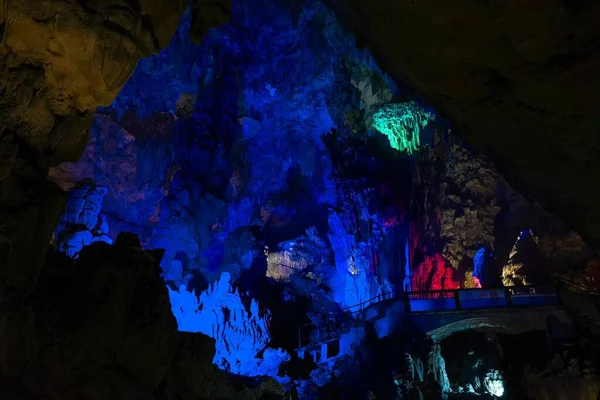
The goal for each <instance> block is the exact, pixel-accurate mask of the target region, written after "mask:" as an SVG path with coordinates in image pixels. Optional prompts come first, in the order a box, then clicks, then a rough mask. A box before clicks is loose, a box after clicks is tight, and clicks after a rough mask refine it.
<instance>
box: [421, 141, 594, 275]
mask: <svg viewBox="0 0 600 400" xmlns="http://www.w3.org/2000/svg"><path fill="white" fill-rule="evenodd" d="M415 157H416V163H415V166H416V168H415V172H414V180H413V184H414V185H415V189H414V197H413V215H414V218H415V221H416V224H417V225H416V226H417V230H416V232H417V235H416V242H415V243H413V247H414V248H415V249H416V250H417V251H424V253H425V254H426V257H427V255H428V254H431V253H434V252H435V253H439V254H441V256H443V258H444V259H446V260H448V262H449V263H450V264H451V265H452V267H453V268H455V269H458V270H459V271H461V273H462V274H464V275H463V276H464V282H465V285H466V286H468V287H475V286H477V284H476V283H475V282H474V281H473V279H472V271H473V268H474V259H475V255H476V254H477V252H479V251H480V250H481V249H482V248H487V249H489V250H490V251H491V252H492V254H494V253H495V254H494V256H495V259H496V260H495V263H492V264H494V265H491V266H492V267H494V268H495V269H498V271H497V272H494V275H497V276H499V275H500V273H501V266H502V265H504V264H505V263H507V262H508V259H509V256H511V255H512V253H513V252H511V251H512V246H513V244H514V242H515V239H516V238H518V237H519V235H520V234H521V233H522V232H532V235H533V236H534V237H535V240H536V246H535V248H534V249H530V250H531V251H529V250H528V255H527V256H525V257H529V258H530V259H532V257H533V259H534V260H535V262H533V261H530V262H529V266H528V269H529V271H528V272H527V274H529V275H531V277H532V278H533V279H530V282H534V283H536V282H537V281H539V280H540V279H541V280H543V279H547V278H548V277H549V276H550V274H552V273H554V272H560V271H565V270H567V269H568V267H581V266H583V265H585V263H587V262H588V260H590V259H591V258H592V257H593V254H592V252H591V251H590V249H589V248H588V247H587V245H586V244H585V243H584V242H583V240H582V238H581V237H580V236H579V235H578V234H577V233H576V232H574V231H573V230H571V229H569V228H567V227H566V226H565V224H564V223H563V222H562V221H561V220H560V219H559V218H558V217H556V216H555V215H553V214H551V213H549V212H548V211H546V210H545V209H544V208H542V207H541V206H540V205H539V204H538V203H535V202H531V201H529V200H527V199H526V198H525V197H524V196H522V195H521V194H520V193H518V192H517V191H515V190H514V189H513V188H512V187H511V186H510V185H509V184H508V183H507V182H506V180H505V179H504V178H503V177H502V176H501V175H500V173H499V172H498V170H497V169H496V167H495V165H494V164H493V163H492V162H491V161H490V160H489V158H488V157H486V156H484V155H482V154H480V153H478V152H476V151H474V150H472V149H470V148H469V147H467V145H465V144H464V142H462V141H461V140H460V139H458V138H457V137H456V136H454V135H452V134H449V135H439V134H437V132H436V134H435V135H434V142H433V146H432V147H423V148H421V149H420V150H419V152H418V153H417V154H416V156H415ZM425 247H426V248H425ZM532 251H533V252H534V253H535V254H531V253H532ZM538 253H539V255H541V257H537V259H536V258H535V256H536V255H537V254H538ZM523 255H524V254H523V253H521V256H523ZM491 258H493V257H491ZM533 259H532V260H533ZM498 263H499V265H496V264H498ZM440 273H441V272H440ZM534 276H535V278H534ZM537 278H539V279H537ZM422 280H423V279H422ZM460 280H461V281H462V280H463V278H461V279H460Z"/></svg>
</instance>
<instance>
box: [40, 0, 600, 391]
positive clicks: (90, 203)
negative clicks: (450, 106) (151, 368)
mask: <svg viewBox="0 0 600 400" xmlns="http://www.w3.org/2000/svg"><path fill="white" fill-rule="evenodd" d="M292 3H293V4H294V6H293V7H292V6H291V3H290V2H288V1H285V0H275V1H267V0H245V1H241V0H237V1H236V0H234V2H233V7H232V12H231V20H230V22H229V23H228V24H226V25H223V26H221V27H219V28H218V29H213V30H211V31H210V32H208V34H207V35H206V37H205V38H204V39H203V41H202V44H201V45H195V44H193V43H192V42H191V41H190V39H189V37H188V31H189V29H190V25H191V16H190V13H188V14H186V16H185V18H184V20H183V22H182V23H181V25H180V26H179V29H178V32H177V33H176V35H175V37H174V38H173V39H172V41H171V43H170V45H169V46H168V47H167V48H166V49H164V50H163V51H162V52H161V53H159V54H158V55H156V56H152V57H149V58H147V59H144V60H142V61H141V62H140V63H139V65H138V66H137V69H136V70H135V73H134V75H133V76H132V78H131V79H130V80H129V81H128V82H127V84H126V85H125V87H124V88H123V90H122V91H121V93H120V95H119V97H118V98H117V99H116V100H115V102H114V103H113V104H112V105H111V106H110V107H107V108H104V109H101V110H100V111H99V112H98V113H97V114H96V116H95V119H94V125H93V128H92V131H91V133H90V141H89V144H88V146H87V148H86V150H85V153H84V156H83V157H82V159H81V160H80V161H78V162H76V163H65V164H62V165H60V166H59V167H56V168H54V169H52V170H51V179H52V180H53V181H55V182H57V183H58V184H59V185H60V186H61V187H63V188H64V189H66V190H69V201H68V204H67V208H66V210H65V212H64V214H63V216H62V217H61V221H60V225H59V227H58V228H57V230H56V232H55V235H54V238H53V243H52V244H53V246H54V248H55V249H56V250H57V251H59V252H63V253H66V254H67V255H68V256H69V257H71V258H77V257H78V255H79V251H80V250H81V248H82V247H83V246H86V245H89V244H91V243H94V242H97V241H103V242H108V243H112V241H114V240H115V239H116V237H117V235H118V234H119V233H121V232H133V233H135V234H137V235H138V236H139V238H140V241H141V243H142V245H143V247H144V248H146V249H165V254H164V257H163V259H162V263H161V268H162V277H163V278H164V280H165V284H166V285H167V286H168V288H169V294H170V299H171V304H172V310H173V314H174V315H175V317H176V319H177V322H178V324H179V330H181V331H186V332H201V333H203V334H205V335H208V336H211V337H213V338H214V339H216V346H217V349H216V354H215V357H214V360H213V361H214V364H216V365H217V366H218V367H219V368H221V369H223V370H225V371H228V372H231V373H235V374H240V375H246V376H262V375H269V376H272V377H278V378H279V379H280V380H282V381H285V378H286V377H288V378H289V377H295V376H299V374H297V373H296V372H293V371H292V369H293V368H292V367H285V366H286V365H289V364H291V363H292V361H294V360H296V359H297V357H296V354H295V350H296V349H297V348H298V346H299V340H300V342H301V338H300V339H299V338H298V326H301V325H304V324H309V323H313V324H316V325H318V326H323V325H327V320H328V319H330V318H333V319H336V318H340V317H339V315H344V317H343V318H351V317H349V316H347V315H345V314H344V313H341V311H342V310H343V309H345V308H347V307H352V306H356V305H361V307H366V306H368V305H370V304H372V303H378V302H386V301H388V300H390V299H393V298H395V297H398V296H397V295H399V294H402V293H403V292H405V291H431V290H443V289H458V288H482V287H483V288H490V287H500V286H502V285H503V284H504V285H506V286H511V285H523V284H527V283H531V282H534V283H539V282H544V281H545V280H546V279H547V278H548V276H549V274H550V273H551V272H553V271H557V270H559V269H560V268H564V267H565V266H567V265H569V263H573V262H579V261H581V259H584V258H586V257H588V256H589V254H588V253H589V251H588V250H587V248H586V247H585V244H583V241H582V240H581V238H580V237H579V236H578V235H577V234H576V233H575V232H573V231H571V230H569V229H567V228H565V227H564V226H563V225H562V223H561V222H560V221H558V220H557V219H556V218H555V217H554V216H552V215H551V214H549V213H547V212H546V211H545V210H543V209H541V207H539V205H537V204H534V203H530V202H529V201H527V200H526V199H524V198H523V197H522V196H521V195H519V194H518V193H516V192H515V191H514V190H513V189H512V188H511V187H510V186H509V185H508V184H507V183H506V182H505V181H504V179H503V178H502V177H501V176H500V175H499V174H498V172H497V171H496V169H495V168H494V166H493V165H491V163H490V162H489V161H488V160H487V159H486V157H485V156H484V155H482V154H479V153H478V152H477V151H476V150H474V149H470V148H468V147H467V146H466V145H465V144H463V143H462V142H461V141H460V140H459V139H458V138H456V137H455V136H454V135H452V132H451V131H450V130H449V129H448V128H447V126H446V124H445V123H444V121H442V120H441V119H440V118H438V117H436V116H435V115H434V114H433V112H432V111H431V110H429V109H428V108H427V106H426V105H425V104H422V103H423V101H422V100H421V99H419V98H418V97H416V96H415V95H413V94H411V93H410V92H409V91H407V90H405V89H403V88H401V87H400V85H399V84H396V83H394V82H393V81H392V80H391V79H389V78H388V77H387V76H386V75H385V74H384V73H383V72H382V71H381V70H380V69H379V68H378V67H377V64H376V62H375V60H374V58H373V57H372V56H371V55H370V54H369V52H368V51H367V50H363V49H358V48H357V45H356V43H355V40H354V38H353V36H352V35H351V34H349V33H347V32H345V31H344V30H343V29H342V28H341V26H340V25H339V24H338V22H337V20H336V19H335V16H334V14H333V12H332V11H331V10H330V9H328V8H327V7H325V6H324V5H323V4H322V3H320V2H319V1H316V0H307V1H304V2H292ZM389 104H392V105H397V104H410V105H411V107H413V105H418V106H422V107H423V110H427V111H422V112H420V111H414V110H413V109H409V108H407V107H404V108H401V107H390V106H389ZM383 106H386V108H385V109H386V110H387V109H396V108H397V109H404V110H406V111H405V114H403V115H398V116H395V117H394V118H395V119H394V120H393V121H391V122H390V121H374V119H375V116H376V115H380V114H381V113H379V114H377V110H380V109H381V107H383ZM414 107H416V106H414ZM424 115H426V116H427V118H425V117H423V116H424ZM426 122H427V123H426ZM419 123H422V125H420V126H419V125H415V124H419ZM377 126H379V127H380V128H379V129H380V130H379V131H378V130H377V129H375V127H377ZM381 127H383V128H381ZM386 127H387V128H386ZM384 128H385V129H384ZM386 135H387V137H386ZM390 135H399V136H398V137H396V138H395V139H397V140H396V142H395V143H403V142H410V143H411V144H412V146H416V145H415V143H418V144H419V146H418V147H416V148H414V150H411V153H410V154H409V153H407V152H406V151H401V150H398V149H397V148H398V146H396V148H393V147H392V146H390V143H392V142H393V140H392V139H393V138H392V137H390ZM415 135H417V136H415ZM516 238H519V239H518V241H517V243H516V244H515V239H516ZM540 266H543V268H541V267H540ZM390 310H392V311H390ZM393 310H394V306H390V309H389V310H388V311H387V312H386V313H384V316H383V317H381V318H380V320H379V321H377V322H376V323H375V326H376V327H377V326H379V327H380V328H377V329H379V333H378V334H379V336H380V337H385V336H387V335H388V334H391V333H392V332H393V331H394V329H395V328H394V323H395V321H396V320H397V319H398V318H397V315H398V314H397V313H396V314H395V312H396V311H393ZM398 312H401V311H398ZM338 322H339V321H338ZM317 329H318V328H317ZM312 334H314V332H313V333H312ZM319 334H320V333H319ZM364 335H365V332H364V331H361V330H360V329H354V328H353V329H350V330H347V331H344V332H343V333H342V340H341V343H342V344H344V343H345V344H344V345H343V346H342V347H341V348H340V349H341V350H340V353H339V354H340V355H351V353H352V352H353V351H355V349H356V348H357V347H358V346H357V345H356V343H359V342H360V340H361V339H362V338H363V336H364ZM300 344H301V343H300ZM438 353H439V354H438ZM436 354H438V356H439V357H438V358H439V359H441V361H440V363H441V364H440V363H437V361H436V364H435V365H436V368H438V366H439V365H441V367H439V368H438V369H439V374H440V376H441V377H442V378H443V379H442V378H440V379H442V380H443V381H444V382H443V386H444V387H447V386H448V385H449V384H448V382H447V381H448V377H447V375H446V371H445V366H444V364H443V361H444V360H443V358H442V356H441V353H440V351H439V346H438V350H437V353H436ZM317 364H318V363H317ZM321 364H323V363H321ZM321 364H320V365H319V368H317V366H316V365H311V366H310V369H311V370H312V372H311V375H310V376H311V378H310V380H311V381H312V383H315V384H316V385H317V386H323V385H325V383H326V382H330V381H331V379H332V375H335V371H334V370H335V369H332V368H325V367H323V365H321ZM422 368H423V366H422V365H421V369H422ZM315 371H316V372H315ZM436 371H437V370H436ZM484 373H485V371H484ZM319 374H321V375H319ZM436 376H437V375H436ZM365 379H366V378H365ZM390 382H391V381H390ZM312 383H311V385H312ZM302 385H304V386H302ZM302 385H301V386H302V387H303V389H302V390H306V391H310V390H312V389H314V388H312V389H311V388H309V387H308V386H310V385H309V384H308V383H306V382H305V383H303V384H302ZM306 385H308V386H306ZM305 386H306V387H305ZM299 390H300V389H299ZM307 396H308V395H307ZM306 398H310V397H306Z"/></svg>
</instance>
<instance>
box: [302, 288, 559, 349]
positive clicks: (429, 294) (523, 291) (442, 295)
mask: <svg viewBox="0 0 600 400" xmlns="http://www.w3.org/2000/svg"><path fill="white" fill-rule="evenodd" d="M485 290H486V289H479V288H470V289H445V290H431V291H414V292H404V293H403V297H404V301H405V302H406V306H407V311H410V301H411V300H435V299H445V300H454V301H455V302H456V309H457V310H460V309H463V308H462V307H461V306H460V302H459V297H460V296H459V293H461V292H462V293H464V292H476V291H485ZM489 290H503V291H504V293H505V298H506V306H507V307H512V306H513V304H512V298H515V297H516V298H518V297H520V296H531V295H542V296H544V295H546V296H547V295H557V290H556V287H554V286H548V285H545V286H535V285H528V286H511V287H500V288H490V289H489ZM390 295H391V296H390ZM397 297H398V296H396V292H393V291H390V292H386V293H380V294H378V295H377V296H374V297H372V298H370V299H368V300H365V301H363V302H361V303H357V304H354V305H351V306H346V307H344V308H342V309H340V310H339V313H340V314H342V313H350V314H355V313H357V312H361V311H364V309H365V308H366V307H365V306H368V305H370V304H371V303H373V301H374V300H379V301H378V302H380V301H382V300H387V299H393V298H397ZM378 302H375V303H374V304H377V303H378ZM355 308H358V309H357V310H355V311H350V310H352V309H355ZM438 311H439V310H438ZM335 324H336V325H337V326H339V325H340V321H339V320H338V319H336V320H335ZM331 325H333V324H324V326H325V327H326V328H330V327H331ZM321 326H322V325H320V324H318V323H314V322H311V323H308V324H304V325H300V326H298V348H302V347H303V346H302V342H303V340H302V332H301V330H303V329H305V328H307V327H313V329H314V327H316V328H317V332H316V339H317V341H320V339H321V329H320V327H321ZM339 336H341V333H340V332H339V330H336V332H334V334H331V333H328V334H326V335H325V337H323V339H327V340H329V339H334V338H336V337H339ZM311 339H313V338H311Z"/></svg>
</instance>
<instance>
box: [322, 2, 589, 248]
mask: <svg viewBox="0 0 600 400" xmlns="http://www.w3.org/2000/svg"><path fill="white" fill-rule="evenodd" d="M328 3H329V5H330V6H332V7H333V8H334V10H335V11H336V13H337V16H338V18H339V19H340V21H341V22H342V23H343V24H344V25H345V26H346V27H347V28H348V29H350V30H352V31H353V32H354V33H355V35H356V36H357V39H358V41H359V44H362V45H364V46H367V47H368V48H369V49H370V50H371V51H372V52H373V53H374V54H375V56H376V57H377V58H378V60H379V64H380V65H381V67H382V68H383V69H384V70H385V71H386V72H387V73H389V74H391V75H392V76H393V77H395V78H396V79H397V80H399V81H400V82H403V83H405V84H406V85H407V86H408V87H410V88H412V89H414V90H415V91H417V93H419V94H420V95H421V96H422V97H423V98H424V99H425V100H426V101H428V102H430V103H431V104H432V105H433V106H434V107H435V108H436V109H437V111H438V112H439V113H440V114H441V115H443V116H444V117H446V118H447V119H448V120H449V121H450V123H451V125H452V126H453V127H454V129H455V132H456V133H457V134H459V135H460V136H462V137H463V138H465V139H466V140H467V141H468V142H469V143H470V144H471V145H472V146H474V147H476V148H479V149H482V150H483V151H485V152H486V153H488V154H489V155H490V156H491V157H492V159H493V161H494V162H495V164H496V165H497V167H498V168H499V169H500V171H501V172H502V173H503V174H504V175H505V177H506V178H507V179H508V180H509V181H510V182H511V183H512V184H513V186H515V187H516V188H518V189H519V190H520V191H521V192H522V193H524V194H526V195H528V196H530V197H532V198H533V199H534V200H535V201H538V202H540V203H542V204H543V205H544V206H545V208H547V209H548V210H551V211H553V212H555V213H557V214H559V215H560V216H561V217H562V218H563V219H564V220H565V221H566V222H567V223H568V224H570V225H571V226H572V227H573V228H574V229H576V230H578V231H579V232H580V233H581V235H582V236H583V237H584V238H585V239H586V241H587V242H588V244H590V245H591V246H592V247H594V248H595V249H598V248H599V245H600V229H598V226H599V225H600V208H598V206H597V205H598V204H599V203H600V185H599V183H600V161H599V160H598V157H597V152H598V149H599V143H600V135H599V132H600V112H599V110H600V96H599V93H600V75H599V74H598V71H599V68H600V52H599V49H600V26H599V25H598V21H599V20H600V3H598V2H595V1H592V0H562V1H558V0H539V1H535V0H534V1H511V0H509V1H498V2H490V1H472V0H451V1H450V0H438V1H389V0H371V1H369V2H365V1H361V0H330V1H328Z"/></svg>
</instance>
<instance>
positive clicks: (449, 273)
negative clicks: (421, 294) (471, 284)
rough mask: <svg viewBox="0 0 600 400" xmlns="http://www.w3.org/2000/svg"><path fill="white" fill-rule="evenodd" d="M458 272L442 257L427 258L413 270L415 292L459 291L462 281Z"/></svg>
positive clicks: (437, 255)
mask: <svg viewBox="0 0 600 400" xmlns="http://www.w3.org/2000/svg"><path fill="white" fill-rule="evenodd" d="M456 275H457V273H456V271H455V270H454V269H453V268H452V266H451V265H450V263H449V262H448V261H446V260H445V259H444V258H443V257H442V256H441V255H439V254H435V255H433V256H427V257H425V260H423V262H422V263H421V264H419V266H417V268H415V269H414V270H413V277H412V289H413V290H414V291H428V290H449V289H458V288H459V287H460V281H459V280H458V279H457V278H456Z"/></svg>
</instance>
